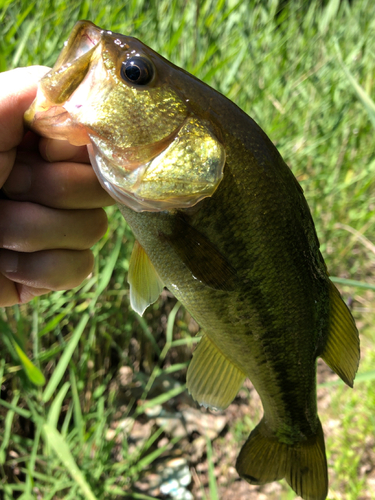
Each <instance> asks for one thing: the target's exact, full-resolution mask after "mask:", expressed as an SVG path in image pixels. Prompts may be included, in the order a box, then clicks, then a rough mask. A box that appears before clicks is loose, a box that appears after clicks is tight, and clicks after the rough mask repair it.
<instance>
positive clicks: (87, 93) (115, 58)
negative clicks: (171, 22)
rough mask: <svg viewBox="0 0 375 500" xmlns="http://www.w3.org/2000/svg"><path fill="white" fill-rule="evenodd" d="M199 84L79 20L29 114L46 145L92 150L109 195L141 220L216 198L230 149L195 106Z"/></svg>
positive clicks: (139, 46) (130, 41)
mask: <svg viewBox="0 0 375 500" xmlns="http://www.w3.org/2000/svg"><path fill="white" fill-rule="evenodd" d="M184 78H191V79H192V78H193V77H191V75H188V73H185V72H184V71H183V70H181V69H180V68H177V67H176V66H174V65H173V64H171V63H170V62H168V61H167V60H166V59H164V58H163V57H162V56H160V55H159V54H157V53H156V52H154V51H153V50H152V49H150V48H149V47H147V46H146V45H144V44H143V43H142V42H140V41H139V40H137V39H136V38H133V37H130V36H125V35H120V34H117V33H112V32H111V31H105V30H102V29H100V28H98V27H97V26H95V25H94V24H93V23H91V22H90V21H79V22H77V23H76V25H75V26H74V28H73V30H72V33H71V35H70V37H69V39H68V40H67V41H66V42H65V45H64V48H63V50H62V52H61V54H60V55H59V57H58V59H57V61H56V63H55V65H54V67H53V68H52V69H51V70H50V71H49V72H48V73H47V74H46V75H45V76H44V77H43V78H42V80H41V81H40V84H39V88H38V91H37V96H36V98H35V100H34V102H33V103H32V105H31V107H30V108H29V109H28V110H27V112H26V113H25V122H26V124H27V126H28V127H29V128H31V129H32V130H34V131H35V132H37V133H39V134H40V135H42V136H45V137H49V138H54V139H67V140H68V141H69V142H70V143H71V144H73V145H86V144H87V145H88V151H89V155H90V160H91V163H92V165H93V168H94V170H95V172H96V174H97V176H98V178H99V181H100V182H101V184H102V186H103V187H104V188H105V189H106V190H107V191H108V192H109V193H110V195H111V196H112V197H113V198H114V199H115V200H116V201H117V202H119V203H120V204H123V205H127V206H128V207H129V208H132V209H133V210H135V211H138V212H140V211H164V210H171V209H175V208H188V207H191V206H194V205H196V204H197V203H198V202H199V201H201V200H202V199H203V198H206V197H209V196H212V194H213V193H214V191H215V190H216V188H217V187H218V185H219V183H220V181H221V180H222V177H223V169H224V164H225V148H224V146H223V144H222V141H220V140H219V139H218V137H217V134H216V131H215V129H214V127H213V126H212V123H211V121H210V120H209V119H207V117H204V116H199V114H197V113H196V112H195V110H194V109H193V108H192V106H191V103H190V101H191V99H190V98H189V95H188V94H189V93H188V91H187V88H188V87H189V85H188V84H184V83H181V82H184Z"/></svg>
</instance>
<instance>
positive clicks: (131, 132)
mask: <svg viewBox="0 0 375 500" xmlns="http://www.w3.org/2000/svg"><path fill="white" fill-rule="evenodd" d="M25 121H26V124H27V125H28V126H29V127H30V128H32V129H33V130H34V131H35V132H37V133H39V134H41V135H44V136H46V137H50V138H56V139H67V140H69V141H70V142H71V143H72V144H76V145H83V144H87V145H88V152H89V155H90V159H91V162H92V165H93V168H94V170H95V172H96V174H97V176H98V179H99V181H100V182H101V184H102V186H103V187H104V189H106V190H107V191H108V192H109V193H110V194H111V196H112V197H113V198H114V199H115V200H116V201H117V202H118V204H119V208H120V210H121V212H122V214H123V216H124V217H125V219H126V221H127V222H128V224H129V225H130V227H131V228H132V230H133V232H134V235H135V237H136V243H135V246H134V249H133V252H132V256H131V259H130V263H129V276H128V281H129V284H130V303H131V305H132V307H133V308H134V309H135V310H136V311H137V312H138V313H139V314H143V312H144V310H145V308H146V307H147V306H148V305H149V304H151V303H153V302H154V301H155V300H156V299H157V298H158V296H159V294H160V292H161V290H162V288H163V286H166V287H167V288H168V289H169V290H170V291H171V292H172V293H174V294H175V296H176V297H177V298H178V299H179V300H180V301H181V302H182V304H184V306H185V307H186V308H187V309H188V310H189V312H190V313H191V315H192V316H193V317H194V318H195V319H196V321H197V322H198V323H199V325H200V326H201V328H202V337H201V340H200V342H199V344H198V346H197V348H196V350H195V351H194V353H193V358H192V360H191V363H190V365H189V368H188V372H187V387H188V390H189V391H190V393H191V394H192V396H193V397H194V399H196V400H197V401H198V402H199V403H200V404H203V405H205V406H210V407H214V408H225V407H227V406H228V405H229V404H230V403H231V401H232V400H233V399H234V397H235V396H236V394H237V392H238V390H239V389H240V387H241V385H242V383H243V381H244V379H245V378H246V377H249V378H250V380H251V381H252V383H253V385H254V387H255V389H256V390H257V391H258V393H259V395H260V398H261V401H262V405H263V410H264V415H263V418H262V420H261V421H260V422H259V424H258V425H257V426H256V427H255V429H254V430H253V431H252V432H251V434H250V436H249V438H248V439H247V441H246V443H245V444H244V446H243V447H242V449H241V451H240V454H239V456H238V459H237V463H236V468H237V471H238V473H239V475H240V476H241V477H242V478H244V479H245V480H247V481H248V482H249V483H250V484H265V483H268V482H271V481H275V480H279V479H282V478H285V479H286V481H287V482H288V483H289V484H290V486H291V487H292V488H293V489H294V491H295V492H296V493H297V494H299V495H300V496H302V497H303V499H304V500H324V499H325V498H326V496H327V491H328V477H327V462H326V456H325V445H324V436H323V430H322V426H321V424H320V421H319V417H318V414H317V398H316V359H317V357H318V356H321V357H322V358H323V359H324V360H325V361H326V362H327V364H328V365H329V366H330V367H331V368H332V369H333V370H334V371H335V372H336V373H337V374H338V375H339V376H340V377H341V378H342V379H343V380H344V382H345V383H346V384H348V385H349V386H353V380H354V377H355V374H356V371H357V368H358V362H359V340H358V331H357V329H356V326H355V323H354V320H353V318H352V316H351V314H350V311H349V310H348V308H347V307H346V305H345V304H344V302H343V301H342V299H341V297H340V294H339V292H338V291H337V289H336V288H335V286H334V285H333V283H332V282H331V281H330V279H329V276H328V273H327V270H326V266H325V263H324V260H323V257H322V255H321V253H320V251H319V241H318V238H317V235H316V232H315V228H314V223H313V221H312V218H311V214H310V211H309V207H308V205H307V203H306V200H305V198H304V196H303V190H302V188H301V187H300V186H299V184H298V182H297V180H296V179H295V177H294V176H293V174H292V172H291V171H290V169H289V168H288V166H287V165H286V164H285V162H284V161H283V159H282V158H281V156H280V154H279V153H278V151H277V149H276V148H275V146H274V145H273V144H272V142H271V141H270V139H269V138H268V137H267V135H266V134H265V133H264V132H263V131H262V130H261V128H260V127H259V126H258V125H257V124H256V123H255V122H254V121H253V120H252V119H251V118H250V117H248V116H247V115H246V114H245V113H243V112H242V111H241V110H240V109H239V108H238V107H237V106H236V105H235V104H233V103H232V102H230V101H229V100H228V99H226V98H225V97H224V96H222V95H221V94H219V93H218V92H216V91H214V90H213V89H212V88H210V87H208V86H207V85H205V84H204V83H203V82H201V81H199V80H198V79H196V78H194V77H193V76H192V75H190V74H189V73H187V72H186V71H184V70H182V69H180V68H178V67H176V66H174V65H173V64H172V63H170V62H169V61H167V60H166V59H164V58H163V57H161V56H160V55H158V54H157V53H156V52H154V51H153V50H152V49H150V48H149V47H147V46H145V45H144V44H142V43H141V42H140V41H139V40H136V39H135V38H132V37H128V36H124V35H120V34H117V33H112V32H110V31H105V30H101V29H100V28H98V27H96V26H95V25H93V24H92V23H90V22H89V21H80V22H78V23H77V24H76V26H75V27H74V29H73V31H72V33H71V35H70V37H69V40H68V41H67V43H66V45H65V47H64V49H63V51H62V52H61V55H60V56H59V58H58V60H57V62H56V64H55V66H54V68H53V69H52V70H51V71H50V72H49V73H48V74H47V75H46V76H45V77H44V78H43V79H42V80H41V82H40V85H39V89H38V94H37V97H36V99H35V101H34V103H33V104H32V106H31V107H30V109H29V110H28V111H27V112H26V114H25Z"/></svg>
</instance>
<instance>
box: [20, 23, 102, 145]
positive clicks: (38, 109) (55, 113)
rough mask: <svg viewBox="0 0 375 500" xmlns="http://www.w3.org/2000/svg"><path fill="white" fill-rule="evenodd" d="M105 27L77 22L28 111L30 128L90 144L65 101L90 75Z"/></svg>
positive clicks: (27, 123) (27, 116)
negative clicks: (67, 108)
mask: <svg viewBox="0 0 375 500" xmlns="http://www.w3.org/2000/svg"><path fill="white" fill-rule="evenodd" d="M102 33H103V30H101V29H100V28H98V27H97V26H95V25H94V24H93V23H91V22H90V21H78V22H77V23H76V24H75V26H74V28H73V30H72V33H71V35H70V36H69V38H68V40H67V41H66V42H65V44H64V48H63V50H62V51H61V53H60V55H59V57H58V59H57V61H56V63H55V65H54V67H53V68H52V69H51V70H50V71H49V72H48V73H47V74H46V75H45V76H44V77H43V78H42V79H41V81H40V83H39V88H38V93H37V97H36V99H35V100H34V102H33V103H32V105H31V106H30V108H29V109H28V110H27V111H26V113H25V115H24V122H25V125H26V126H27V127H28V128H31V129H32V130H34V131H35V132H37V133H39V134H40V135H42V136H45V137H49V138H51V139H68V140H69V142H71V144H73V145H76V146H81V145H85V144H89V143H90V139H89V137H88V135H87V133H86V130H85V129H84V127H83V126H80V125H78V124H77V123H75V122H74V121H73V120H72V118H71V116H70V114H69V112H68V111H67V110H66V109H65V108H64V106H63V105H64V103H66V101H67V100H68V99H69V98H70V97H71V95H72V94H73V93H74V92H75V90H76V89H77V88H78V86H79V85H80V84H81V82H82V81H83V79H84V78H85V76H86V75H87V73H88V71H89V69H90V66H91V64H92V61H93V57H94V52H95V51H96V49H97V47H98V46H99V44H100V42H101V37H102Z"/></svg>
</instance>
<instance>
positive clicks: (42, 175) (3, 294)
mask: <svg viewBox="0 0 375 500" xmlns="http://www.w3.org/2000/svg"><path fill="white" fill-rule="evenodd" d="M47 70H48V68H46V67H43V66H32V67H30V68H18V69H16V70H12V71H8V72H5V73H1V74H0V89H1V90H0V92H1V94H0V188H3V190H2V192H3V193H5V195H6V198H5V197H4V196H1V191H0V307H4V306H10V305H13V304H18V303H25V302H28V301H30V300H31V299H32V298H33V297H35V296H38V295H42V294H44V293H47V292H49V291H51V290H65V289H69V288H73V287H75V286H77V285H79V284H80V283H81V282H82V280H83V279H84V278H85V277H86V276H87V275H88V274H89V273H90V272H91V270H92V267H93V262H94V260H93V255H92V252H91V251H90V250H89V248H90V247H91V246H92V245H93V244H94V243H96V242H97V241H98V240H99V239H100V238H101V236H103V234H104V233H105V231H106V229H107V217H106V214H105V212H104V210H103V209H102V208H101V207H103V206H106V205H111V204H113V203H114V202H113V200H112V199H111V198H110V196H109V195H108V194H107V193H106V192H105V191H104V190H103V189H102V188H101V187H100V185H99V182H98V181H97V179H96V176H95V173H94V171H93V170H92V168H91V166H90V164H89V159H88V155H87V151H86V147H75V146H71V145H70V144H68V143H67V142H66V141H56V140H50V139H40V138H39V137H38V136H36V135H35V134H33V133H31V132H28V133H27V134H26V135H24V134H25V130H24V126H23V115H24V112H25V111H26V109H27V108H28V107H29V106H30V104H31V102H32V101H33V99H34V97H35V94H36V88H37V82H38V81H39V79H40V78H41V77H42V76H43V75H44V74H45V72H46V71H47Z"/></svg>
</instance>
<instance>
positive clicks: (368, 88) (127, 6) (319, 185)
mask: <svg viewBox="0 0 375 500" xmlns="http://www.w3.org/2000/svg"><path fill="white" fill-rule="evenodd" d="M322 3H325V7H324V8H323V7H322ZM78 19H90V20H92V21H93V22H94V23H96V24H98V25H99V26H101V27H103V28H106V29H111V30H113V31H119V32H122V33H125V34H130V35H133V36H136V37H138V38H140V39H141V40H142V41H143V42H145V43H146V44H148V45H150V46H151V47H152V48H153V49H155V50H157V51H158V52H160V53H161V54H162V55H163V56H165V57H167V58H168V59H170V60H171V61H173V62H174V63H175V64H177V65H179V66H182V67H183V68H185V69H186V70H188V71H190V72H192V73H193V74H195V75H196V76H197V77H198V78H200V79H203V80H204V81H205V82H206V83H208V84H210V85H212V86H213V87H215V88H216V89H217V90H219V91H220V92H222V93H224V94H225V95H227V96H228V97H229V98H230V99H232V100H233V101H234V102H236V103H237V104H238V105H239V106H240V107H241V108H243V109H244V110H245V111H246V112H248V113H249V114H250V115H251V116H252V117H253V118H254V119H255V120H256V121H257V122H258V123H259V124H260V125H261V126H262V128H263V129H264V130H265V131H266V132H267V134H268V135H269V136H270V137H271V139H272V140H273V141H274V142H275V144H276V145H277V147H278V148H279V150H280V152H281V153H282V155H283V156H284V158H285V160H286V161H287V162H288V164H289V165H290V167H291V168H292V170H293V172H294V173H295V175H296V176H297V177H298V179H299V180H300V182H301V184H302V186H303V188H304V190H305V195H306V198H307V200H308V202H309V205H310V207H311V210H312V214H313V217H314V220H315V223H316V227H317V232H318V235H319V239H320V241H321V245H322V251H323V254H324V256H325V259H326V262H327V265H328V267H329V270H330V272H331V274H332V275H334V276H336V277H337V278H339V279H341V282H340V281H339V280H338V282H339V283H341V284H340V285H339V286H342V287H343V288H342V289H343V290H344V296H345V298H346V299H350V301H351V302H353V303H354V314H355V316H356V318H357V319H358V320H359V325H360V326H361V327H362V331H363V333H364V337H363V340H362V345H363V346H364V348H363V361H362V364H361V368H360V373H361V375H360V377H359V378H358V382H357V384H356V385H355V389H354V390H353V391H351V390H350V389H347V388H345V387H344V386H342V385H334V386H331V387H330V388H329V389H328V388H327V387H326V388H325V389H324V388H322V389H321V390H326V391H328V390H329V404H327V406H324V405H323V401H325V400H324V399H323V400H322V408H321V409H320V415H321V419H322V422H323V425H324V427H325V430H326V432H327V435H328V437H327V443H326V445H327V455H328V461H329V467H330V480H331V489H330V496H329V498H330V499H342V498H344V499H345V500H346V499H348V500H351V499H353V500H354V499H356V498H363V499H366V500H367V499H372V498H375V496H374V494H373V493H372V490H373V489H375V485H374V482H371V480H372V475H371V471H372V467H375V458H374V449H375V443H374V442H373V441H372V440H373V436H375V420H374V418H373V416H372V414H373V408H374V405H375V396H374V394H375V392H374V390H373V387H372V384H373V382H372V380H373V375H372V374H371V372H372V370H373V369H374V368H373V367H374V361H375V359H374V355H373V354H372V352H373V351H374V346H375V338H374V336H373V333H372V328H371V324H373V321H372V320H373V318H374V310H375V306H374V304H375V302H374V299H373V296H372V295H371V293H372V292H371V291H370V290H367V289H366V288H363V286H364V285H363V284H364V283H366V282H368V283H369V284H370V285H374V280H373V276H374V264H375V251H374V247H373V246H371V245H372V243H371V242H374V241H375V155H374V139H373V138H374V127H375V122H374V103H373V99H374V95H375V91H374V85H375V81H374V75H375V57H374V55H375V54H374V53H375V46H374V40H375V4H374V2H372V1H371V0H355V1H354V2H353V5H352V6H351V7H350V6H349V4H348V2H346V1H345V0H343V1H341V2H340V1H338V0H329V1H326V2H320V1H311V2H307V1H306V2H304V1H302V0H300V1H297V0H296V1H292V0H291V1H290V2H289V4H288V5H287V7H285V9H284V10H282V11H280V12H278V2H277V1H272V0H269V1H260V0H259V1H251V2H244V1H237V0H233V1H231V0H228V1H209V0H205V1H192V0H187V1H186V2H180V1H177V0H170V1H167V0H161V1H159V2H154V1H151V2H149V1H145V0H144V1H143V0H136V1H135V0H133V1H127V2H117V1H112V2H102V1H92V2H88V1H72V0H70V1H69V0H68V1H62V0H56V1H54V2H52V1H51V2H46V1H42V0H36V1H32V2H29V1H28V2H26V1H24V0H22V1H21V0H20V1H9V0H3V1H2V2H1V1H0V35H1V36H0V70H6V69H10V68H12V67H15V66H20V65H30V64H45V65H53V63H54V61H55V59H56V56H57V54H58V52H59V51H60V49H61V47H62V44H63V42H64V40H65V39H66V38H67V36H68V34H69V32H70V30H71V28H72V26H73V25H74V23H75V21H76V20H78ZM108 214H109V216H110V228H109V230H108V233H107V234H106V236H105V237H104V238H103V239H102V240H101V242H99V244H98V245H97V246H96V248H95V250H94V251H95V255H96V264H95V270H94V272H93V275H92V277H90V278H89V279H88V280H87V281H86V282H85V283H84V284H83V285H81V286H80V287H79V288H78V289H76V290H74V291H69V292H65V293H63V292H58V293H55V294H53V295H50V296H48V297H41V298H39V299H35V300H34V302H33V303H32V304H31V305H30V306H22V307H15V308H12V309H7V310H0V320H1V322H0V331H1V333H2V337H3V340H2V341H1V342H2V348H3V352H4V353H5V352H6V354H5V355H4V357H3V360H2V362H1V363H0V380H1V381H2V399H1V400H0V419H1V420H0V430H1V431H2V432H1V431H0V490H1V488H2V489H3V492H4V498H6V499H12V498H16V497H18V496H21V495H23V497H22V498H38V497H42V498H43V499H55V498H72V499H73V498H74V499H76V498H77V499H79V498H90V495H93V496H92V497H91V498H98V499H102V498H117V496H121V495H123V494H124V492H128V495H129V498H139V499H142V498H144V499H146V498H150V496H148V495H147V494H146V493H142V492H139V491H135V489H134V484H135V483H136V481H137V480H138V479H139V478H140V477H141V475H142V473H143V472H144V471H147V470H149V468H150V467H151V465H152V463H153V462H154V461H156V460H157V459H158V458H160V456H162V455H163V453H166V450H167V449H169V448H168V446H169V444H170V443H171V442H172V446H173V444H174V443H177V442H178V438H177V437H174V436H169V443H168V445H167V444H166V445H165V446H166V448H163V446H164V445H162V446H161V447H158V445H157V443H159V441H161V436H162V431H161V430H160V428H156V429H153V430H152V433H151V435H150V436H149V437H148V438H147V439H146V441H145V442H144V443H143V444H142V446H140V447H135V448H132V449H131V452H129V449H130V448H129V442H128V437H129V433H130V428H131V426H130V427H129V429H128V428H127V429H128V430H127V431H126V432H125V431H121V430H120V428H116V429H115V432H114V433H113V432H108V431H112V430H113V429H112V428H111V425H112V424H113V422H116V421H125V419H127V418H128V419H129V420H127V422H128V423H129V422H130V424H131V423H132V422H134V419H136V418H142V416H144V414H145V411H148V409H149V408H152V407H156V405H162V404H165V402H166V401H167V400H168V399H169V398H170V397H177V396H178V395H179V394H181V393H182V392H183V391H184V370H185V369H186V364H187V361H188V359H189V358H190V353H191V350H192V341H191V340H190V334H191V333H192V332H194V328H195V327H194V325H192V324H191V322H190V317H189V316H188V315H187V313H185V312H184V311H183V309H182V308H181V309H179V310H178V311H177V308H178V306H177V307H176V308H175V309H174V306H175V301H174V300H173V299H172V298H171V297H170V296H169V295H166V294H164V295H163V297H162V299H160V300H159V302H158V303H157V304H155V305H154V306H152V307H150V309H149V310H148V311H147V313H146V315H145V319H140V318H139V317H138V316H137V315H136V314H135V313H133V312H132V311H131V310H130V309H129V301H128V285H127V282H126V279H127V270H128V264H129V257H130V252H131V249H132V244H133V236H132V234H131V232H130V230H129V229H128V228H127V227H126V226H125V224H124V221H123V220H122V217H121V215H120V214H119V213H118V212H117V211H116V209H115V208H110V209H108ZM345 279H346V280H348V279H349V280H352V281H345ZM355 282H359V285H358V286H357V285H356V283H355ZM348 285H349V286H348ZM361 287H362V288H361ZM175 314H176V321H173V320H174V315H175ZM168 315H169V322H168V323H167V316H168ZM14 342H17V343H18V344H19V345H20V346H21V348H23V349H24V350H25V351H26V352H27V354H28V356H29V357H30V358H31V359H32V360H33V362H34V365H35V366H36V367H38V368H40V370H41V372H42V373H43V374H44V376H45V377H46V379H47V384H46V385H44V386H39V387H38V386H36V385H34V384H33V383H32V382H31V381H30V380H29V378H28V377H27V376H26V374H25V370H24V369H23V368H22V366H21V365H20V361H19V358H18V356H17V352H16V348H15V344H14ZM124 366H125V367H130V369H131V372H132V373H133V378H132V379H131V382H130V386H131V391H130V392H131V394H130V396H129V397H128V398H127V400H126V404H125V405H122V406H121V405H120V403H119V402H118V392H119V384H118V376H119V369H120V368H121V367H124ZM366 374H367V375H366ZM34 375H35V374H34ZM162 376H165V377H167V378H168V380H169V381H175V385H173V384H174V383H172V382H171V384H170V385H169V386H168V389H167V390H166V391H165V392H164V393H160V392H159V393H152V388H153V387H154V384H155V385H156V382H157V380H159V378H160V377H162ZM366 376H367V379H366ZM361 377H362V378H361ZM34 382H35V380H34ZM132 391H133V392H132ZM150 391H151V392H150ZM132 398H133V399H132ZM119 407H120V408H121V410H119ZM121 412H122V413H121ZM257 412H259V410H258V409H255V410H254V413H253V416H247V417H246V418H245V419H244V421H241V422H237V423H235V424H234V431H233V433H232V435H233V436H234V438H233V439H234V442H231V446H235V447H237V448H238V450H239V449H240V446H241V443H242V442H243V440H244V438H245V436H246V434H248V432H250V430H251V429H252V428H253V426H254V424H255V423H256V420H257V418H258V413H257ZM254 417H256V418H254ZM222 446H225V440H224V441H223V444H222ZM64 450H65V451H66V450H68V451H66V452H65V451H64ZM114 450H115V452H114ZM207 451H208V453H207V456H208V458H209V459H210V464H211V465H210V466H209V468H208V471H209V475H208V483H207V485H206V492H205V493H204V495H205V496H206V498H212V499H213V498H218V497H220V492H219V493H218V487H217V486H216V485H215V484H214V479H215V477H214V468H213V466H212V463H213V461H214V460H215V447H214V446H212V447H211V444H209V445H208V450H207ZM232 465H233V464H232ZM366 467H367V468H366ZM251 491H253V490H251ZM218 495H219V496H218ZM269 498H270V499H271V498H274V499H276V498H282V499H283V500H290V499H292V498H294V494H293V493H291V492H290V490H289V489H288V488H287V486H285V485H283V489H282V491H281V493H280V494H275V495H273V496H272V495H271V494H270V495H269Z"/></svg>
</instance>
